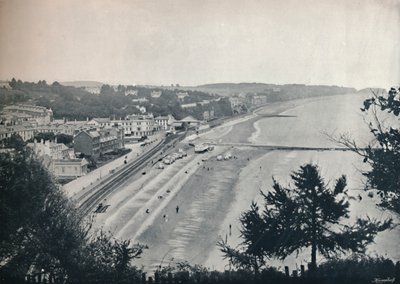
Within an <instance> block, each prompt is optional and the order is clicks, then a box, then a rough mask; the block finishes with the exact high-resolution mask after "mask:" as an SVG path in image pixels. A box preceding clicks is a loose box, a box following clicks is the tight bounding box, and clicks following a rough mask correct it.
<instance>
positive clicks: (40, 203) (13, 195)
mask: <svg viewBox="0 0 400 284" xmlns="http://www.w3.org/2000/svg"><path fill="white" fill-rule="evenodd" d="M16 140H17V139H16ZM10 142H12V143H10V144H11V145H12V144H17V145H18V143H14V142H13V141H10ZM17 142H18V141H17ZM0 220H1V222H2V230H1V231H0V263H1V266H0V278H1V279H2V280H4V279H22V278H23V277H24V276H25V275H26V274H35V273H38V272H39V273H41V272H44V274H46V275H47V276H49V275H50V274H51V275H53V276H54V277H55V279H57V281H61V282H65V281H67V282H71V283H87V282H90V281H91V280H93V279H97V276H98V275H101V276H102V277H104V278H105V279H111V278H113V279H117V280H118V279H127V277H128V276H129V277H133V276H134V275H136V276H138V275H140V271H139V270H138V269H137V268H136V267H134V266H132V265H131V261H132V260H133V259H134V258H137V257H139V256H140V254H141V253H142V252H143V249H145V246H142V245H139V244H138V245H131V244H130V243H129V242H127V241H119V240H115V239H113V238H112V236H110V235H106V234H103V233H100V234H99V235H97V236H92V235H91V234H89V229H90V227H91V226H90V222H87V221H85V219H84V218H83V216H81V215H80V214H79V213H78V211H77V209H76V208H75V207H74V205H73V204H71V203H70V201H69V200H68V199H67V198H66V197H65V196H64V194H63V192H62V191H60V190H59V189H58V187H57V186H56V185H55V184H54V183H53V180H52V179H51V177H50V176H49V174H48V172H47V171H46V169H44V168H43V166H42V165H41V164H40V163H39V162H38V161H37V160H36V159H35V157H34V156H33V155H32V154H31V153H30V152H29V151H28V150H25V149H24V148H22V149H20V150H15V151H13V152H10V153H1V154H0ZM61 279H63V280H61ZM130 279H132V278H130ZM86 280H87V281H86ZM4 281H5V280H4ZM3 283H5V282H3Z"/></svg>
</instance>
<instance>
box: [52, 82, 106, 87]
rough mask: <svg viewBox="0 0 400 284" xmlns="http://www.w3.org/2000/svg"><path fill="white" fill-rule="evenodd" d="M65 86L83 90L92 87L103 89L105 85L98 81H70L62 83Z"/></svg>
mask: <svg viewBox="0 0 400 284" xmlns="http://www.w3.org/2000/svg"><path fill="white" fill-rule="evenodd" d="M60 84H61V85H63V86H71V87H75V88H82V87H90V88H96V87H98V88H101V86H102V85H103V83H101V82H97V81H69V82H61V83H60Z"/></svg>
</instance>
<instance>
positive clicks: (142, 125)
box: [88, 114, 156, 140]
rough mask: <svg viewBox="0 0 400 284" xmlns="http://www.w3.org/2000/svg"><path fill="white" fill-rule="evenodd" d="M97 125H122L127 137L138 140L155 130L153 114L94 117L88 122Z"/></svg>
mask: <svg viewBox="0 0 400 284" xmlns="http://www.w3.org/2000/svg"><path fill="white" fill-rule="evenodd" d="M88 124H89V125H93V126H96V127H122V128H123V130H124V134H125V138H126V139H130V140H138V139H140V138H142V137H144V136H151V135H153V134H154V131H155V127H156V125H155V120H154V117H153V115H150V114H148V115H128V116H126V118H125V119H110V118H93V119H92V120H91V121H89V122H88Z"/></svg>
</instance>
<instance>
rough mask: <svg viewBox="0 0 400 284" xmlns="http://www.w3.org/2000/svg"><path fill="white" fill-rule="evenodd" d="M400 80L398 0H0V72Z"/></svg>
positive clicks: (342, 82)
mask: <svg viewBox="0 0 400 284" xmlns="http://www.w3.org/2000/svg"><path fill="white" fill-rule="evenodd" d="M13 77H15V78H17V79H22V80H23V81H38V80H42V79H44V80H46V81H47V82H53V81H59V82H63V81H74V80H79V81H82V80H94V81H100V82H105V83H111V84H118V83H121V84H156V85H170V84H180V85H186V86H188V85H199V84H206V83H221V82H233V83H239V82H261V83H274V84H291V83H298V84H324V85H339V86H348V87H356V88H363V87H384V88H388V87H390V86H397V85H399V84H400V0H265V1H261V0H257V1H256V0H246V1H243V0H221V1H219V0H210V1H209V0H144V1H141V0H129V1H128V0H126V1H124V0H114V1H111V0H85V1H81V0H79V1H77V0H65V1H64V0H0V79H2V80H9V79H11V78H13Z"/></svg>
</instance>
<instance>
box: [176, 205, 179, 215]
mask: <svg viewBox="0 0 400 284" xmlns="http://www.w3.org/2000/svg"><path fill="white" fill-rule="evenodd" d="M175 210H176V214H178V213H179V205H177V206H176V208H175Z"/></svg>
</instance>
